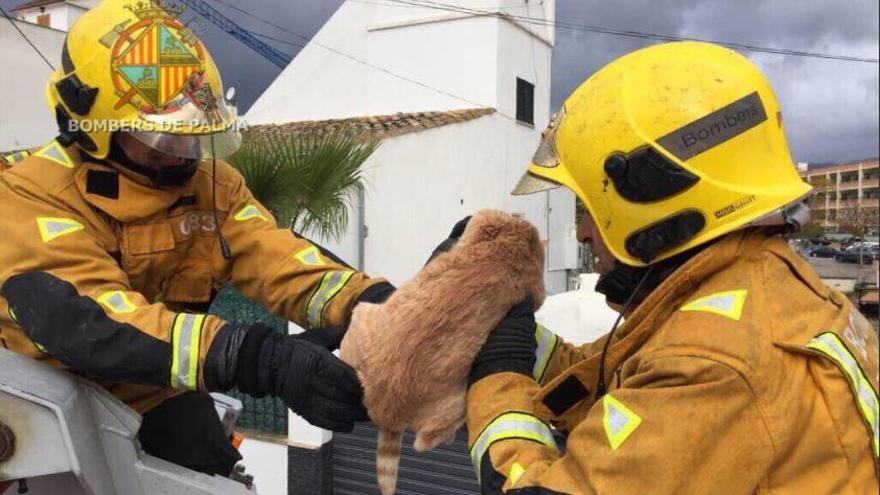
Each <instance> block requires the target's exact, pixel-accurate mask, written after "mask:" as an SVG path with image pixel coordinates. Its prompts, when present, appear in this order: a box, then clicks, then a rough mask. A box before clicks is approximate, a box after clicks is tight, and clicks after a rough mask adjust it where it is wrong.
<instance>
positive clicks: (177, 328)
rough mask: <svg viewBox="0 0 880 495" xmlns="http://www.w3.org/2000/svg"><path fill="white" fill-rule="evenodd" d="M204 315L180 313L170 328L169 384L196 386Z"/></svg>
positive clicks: (190, 387)
mask: <svg viewBox="0 0 880 495" xmlns="http://www.w3.org/2000/svg"><path fill="white" fill-rule="evenodd" d="M204 321H205V315H194V314H189V313H180V314H178V315H177V316H176V317H175V318H174V327H173V329H172V335H171V339H172V351H171V352H172V358H171V386H172V387H173V388H188V389H190V390H196V389H197V388H198V371H199V344H200V342H201V339H202V325H203V324H204Z"/></svg>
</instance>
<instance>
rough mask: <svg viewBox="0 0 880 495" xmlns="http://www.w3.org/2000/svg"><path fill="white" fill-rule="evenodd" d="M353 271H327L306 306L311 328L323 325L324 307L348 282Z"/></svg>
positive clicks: (307, 319)
mask: <svg viewBox="0 0 880 495" xmlns="http://www.w3.org/2000/svg"><path fill="white" fill-rule="evenodd" d="M352 275H354V272H352V271H345V272H327V273H325V274H324V276H323V277H322V278H321V283H320V284H319V285H318V290H317V291H315V293H314V294H313V295H312V297H311V298H310V299H309V303H308V305H307V306H306V321H307V322H308V324H309V328H321V327H322V326H323V319H324V309H325V308H326V307H327V304H328V303H329V302H330V300H331V299H333V297H335V296H336V294H338V293H339V291H340V290H342V288H343V287H344V286H345V284H346V283H348V280H349V279H350V278H351V276H352Z"/></svg>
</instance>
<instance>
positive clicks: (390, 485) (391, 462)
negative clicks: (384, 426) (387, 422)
mask: <svg viewBox="0 0 880 495" xmlns="http://www.w3.org/2000/svg"><path fill="white" fill-rule="evenodd" d="M402 443H403V432H400V431H388V430H379V446H378V448H377V449H376V481H377V482H378V484H379V491H380V492H382V495H394V489H395V488H396V487H397V466H398V465H399V464H400V449H401V444H402Z"/></svg>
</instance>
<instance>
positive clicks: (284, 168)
mask: <svg viewBox="0 0 880 495" xmlns="http://www.w3.org/2000/svg"><path fill="white" fill-rule="evenodd" d="M378 147H379V142H378V141H370V140H363V139H361V138H359V137H358V136H356V135H352V134H343V133H338V132H327V133H317V132H311V133H302V134H290V135H287V136H277V135H269V134H255V133H253V132H251V133H248V134H247V135H246V136H245V141H244V144H243V145H242V147H241V149H240V150H238V152H236V153H235V154H234V155H232V156H231V157H230V159H229V162H230V163H231V164H232V165H233V166H234V167H235V168H237V169H238V171H239V172H241V174H242V175H243V176H244V180H245V183H246V184H247V186H248V188H249V189H250V190H251V193H253V195H254V197H255V198H256V199H257V200H258V201H260V202H261V203H262V204H263V205H264V206H265V207H266V208H268V209H269V211H271V212H272V214H273V215H275V217H276V219H277V220H278V224H279V225H288V226H290V228H292V229H294V230H296V231H297V232H302V233H304V234H317V235H319V236H321V237H325V238H339V237H340V236H341V235H342V233H344V232H345V230H346V229H347V227H348V206H349V193H350V191H351V189H352V188H353V187H355V186H356V185H358V184H359V183H361V182H362V181H363V165H364V162H366V160H367V159H368V158H369V157H370V155H372V154H373V152H374V151H376V149H377V148H378Z"/></svg>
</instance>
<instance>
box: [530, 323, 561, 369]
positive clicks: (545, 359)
mask: <svg viewBox="0 0 880 495" xmlns="http://www.w3.org/2000/svg"><path fill="white" fill-rule="evenodd" d="M535 340H536V341H538V347H537V349H535V367H534V369H533V370H532V376H534V377H535V380H536V381H537V382H538V383H540V382H541V380H543V379H544V373H545V372H546V371H547V365H548V364H550V358H551V357H552V356H553V352H554V351H555V350H556V346H557V345H558V344H559V337H558V336H557V335H556V334H555V333H553V332H551V331H550V330H548V329H546V328H545V327H544V326H543V325H540V324H539V325H537V328H536V329H535Z"/></svg>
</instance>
